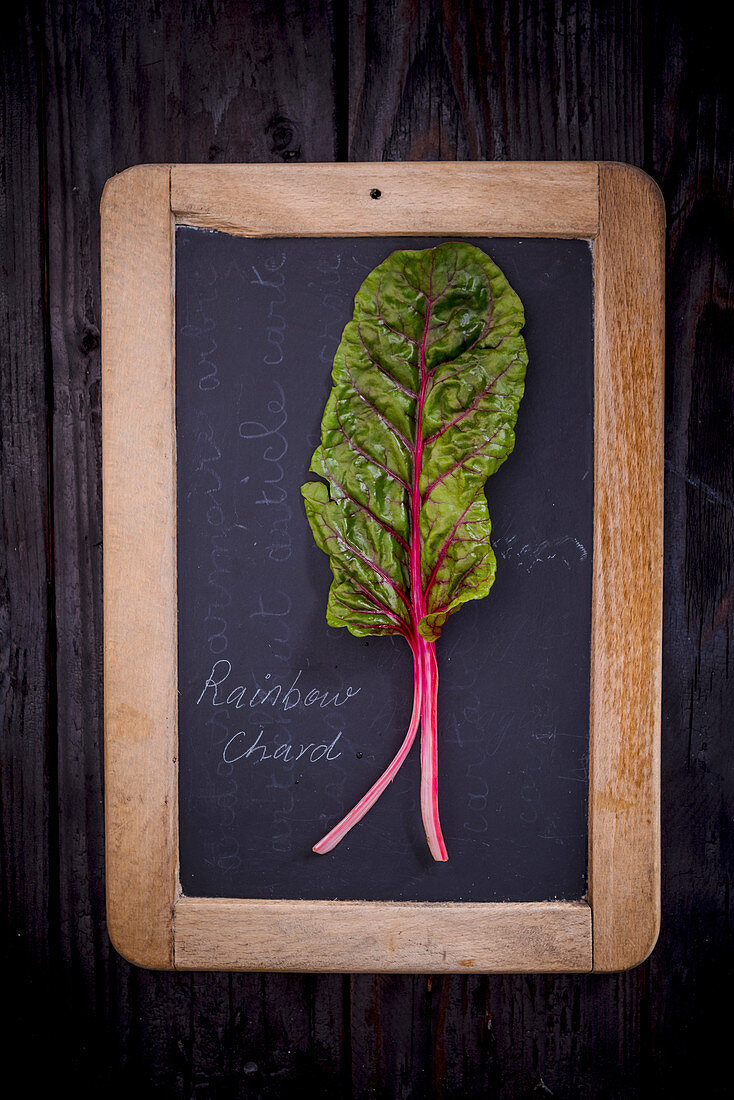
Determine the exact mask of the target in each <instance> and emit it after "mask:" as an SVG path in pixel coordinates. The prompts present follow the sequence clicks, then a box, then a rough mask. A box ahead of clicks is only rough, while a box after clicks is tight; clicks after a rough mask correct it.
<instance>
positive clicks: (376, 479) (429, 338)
mask: <svg viewBox="0 0 734 1100" xmlns="http://www.w3.org/2000/svg"><path fill="white" fill-rule="evenodd" d="M523 323H524V314H523V308H522V304H521V302H520V299H519V298H518V297H517V295H516V294H515V292H514V291H513V290H512V289H511V287H510V286H509V284H508V282H507V280H506V279H505V277H504V275H503V274H502V272H501V271H500V270H499V268H498V267H496V265H495V264H494V263H493V262H492V260H490V259H489V257H488V256H486V255H485V254H484V253H483V252H481V251H480V250H479V249H478V248H475V247H474V246H472V245H469V244H465V243H448V244H441V245H439V246H438V247H436V248H432V249H425V250H421V251H399V252H394V253H393V254H392V255H391V256H389V257H388V258H387V259H386V260H385V261H384V262H383V263H382V264H380V265H379V266H378V267H377V268H375V270H374V271H373V272H372V273H371V274H370V275H369V276H368V277H367V279H365V281H364V283H363V284H362V287H361V288H360V290H359V292H358V294H357V296H356V299H355V306H354V316H353V318H352V320H351V321H350V322H349V323H348V324H347V326H346V328H345V329H344V333H343V336H342V340H341V343H340V345H339V348H338V350H337V353H336V356H335V359H334V368H333V372H332V377H333V387H332V390H331V394H330V397H329V400H328V402H327V405H326V409H325V412H324V416H323V420H322V425H321V444H320V446H319V447H318V448H317V450H316V452H315V453H314V456H313V460H312V462H311V471H312V472H313V473H315V474H318V475H320V476H321V477H322V478H323V479H324V481H323V482H309V483H308V484H306V485H304V486H303V488H302V493H303V497H304V501H305V507H306V513H307V515H308V519H309V522H310V524H311V529H312V531H313V534H314V538H315V540H316V542H317V544H318V545H319V547H320V548H321V549H322V550H324V552H325V553H327V554H328V555H329V558H330V563H331V569H332V572H333V576H334V579H333V583H332V585H331V589H330V592H329V599H328V605H327V613H326V614H327V619H328V622H329V623H330V624H331V625H332V626H345V627H347V629H348V630H350V631H351V633H352V634H355V635H357V636H363V635H371V634H396V633H399V634H403V635H404V636H405V637H406V639H407V640H408V642H409V643H410V645H411V648H412V649H413V653H414V658H415V661H416V694H418V693H419V692H420V695H421V699H422V705H423V708H424V709H423V716H422V722H423V738H424V740H425V739H426V736H427V734H428V735H429V739H430V734H431V730H430V729H429V730H428V731H427V729H426V727H427V726H430V725H431V721H430V715H428V714H427V711H426V709H425V708H426V707H428V708H429V710H430V708H431V707H432V709H433V713H434V717H433V726H434V729H433V731H432V733H433V736H434V738H435V697H430V698H429V696H430V695H431V692H432V693H433V696H435V690H437V682H438V677H437V674H435V675H434V674H433V673H432V672H431V668H433V667H434V666H435V654H434V653H433V652H432V645H433V643H434V642H435V641H436V639H437V638H438V637H439V635H440V633H441V629H442V627H443V625H444V623H445V622H446V619H447V618H448V616H449V615H451V614H452V613H453V612H454V611H456V610H457V609H458V608H459V607H460V606H461V605H462V604H463V603H465V602H466V601H467V600H474V599H481V598H482V597H483V596H486V595H487V593H488V592H489V589H490V587H491V585H492V583H493V581H494V575H495V568H496V563H495V557H494V553H493V552H492V548H491V546H490V542H489V536H490V529H491V527H490V519H489V512H488V509H487V501H486V498H485V495H484V484H485V481H486V479H487V477H489V475H490V474H492V473H494V471H495V470H496V469H497V468H498V466H499V465H500V464H501V463H502V462H503V461H504V460H505V458H506V457H507V455H508V454H509V453H510V451H511V450H512V448H513V446H514V439H515V436H514V426H515V421H516V418H517V412H518V405H519V403H520V399H521V397H522V394H523V387H524V378H525V367H526V362H527V354H526V350H525V342H524V340H523V338H522V336H521V335H520V332H521V329H522V326H523ZM426 644H428V645H429V646H430V647H431V652H430V653H429V652H427V650H426ZM434 680H435V689H434V686H433V681H434ZM429 688H430V691H429ZM414 732H415V731H414ZM429 748H431V751H432V752H433V756H434V757H435V745H433V746H429ZM431 781H432V780H431ZM370 804H371V803H370ZM424 809H425V808H424ZM365 812H366V811H365ZM360 816H361V815H360ZM424 817H425V812H424ZM352 824H354V822H352ZM435 824H437V810H436V822H435ZM349 827H351V825H350V826H349ZM330 835H331V834H330ZM438 836H439V837H440V829H439V830H438ZM338 839H340V838H338ZM430 839H431V838H430V836H429V842H430ZM335 843H336V841H335ZM437 843H438V842H437ZM441 843H442V842H441ZM331 846H333V845H331ZM318 848H319V846H317V849H318ZM438 849H440V844H438ZM438 849H437V850H438ZM323 850H328V849H323ZM432 850H433V848H432ZM434 855H435V852H434ZM436 858H445V856H444V857H441V856H436Z"/></svg>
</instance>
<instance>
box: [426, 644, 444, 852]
mask: <svg viewBox="0 0 734 1100" xmlns="http://www.w3.org/2000/svg"><path fill="white" fill-rule="evenodd" d="M421 641H422V649H423V684H424V688H423V711H422V717H421V814H422V817H423V826H424V828H425V830H426V837H427V838H428V847H429V848H430V850H431V855H432V856H433V858H434V859H435V860H436V861H437V862H439V863H445V862H446V860H447V859H448V858H449V856H448V852H447V851H446V844H445V843H444V839H443V834H442V832H441V822H440V821H439V817H438V730H437V720H436V705H437V702H438V665H437V663H436V646H435V644H434V643H433V642H425V641H423V640H422V639H421Z"/></svg>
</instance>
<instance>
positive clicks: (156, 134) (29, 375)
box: [0, 0, 734, 1100]
mask: <svg viewBox="0 0 734 1100" xmlns="http://www.w3.org/2000/svg"><path fill="white" fill-rule="evenodd" d="M20 7H21V5H19V4H14V3H13V0H10V3H8V4H6V5H5V6H4V8H3V12H2V17H1V18H2V19H3V20H4V22H3V27H2V33H1V34H0V42H1V43H2V47H3V49H4V51H5V53H4V56H3V60H4V62H5V63H4V65H3V76H4V77H5V78H6V87H7V98H6V100H5V113H4V114H3V119H2V127H1V128H0V129H2V138H1V139H0V140H2V142H3V144H4V157H5V160H4V177H3V178H4V188H5V190H4V194H3V198H4V199H7V201H8V204H9V205H8V210H9V211H11V215H10V216H12V218H13V226H14V228H13V230H12V234H11V237H10V240H14V241H16V242H17V241H20V242H21V243H20V245H18V244H15V245H13V247H12V251H10V250H9V248H8V246H7V241H8V237H7V236H6V248H5V251H4V255H3V259H2V267H0V280H2V285H3V286H5V287H8V288H9V289H8V295H9V296H8V298H3V299H2V302H3V305H5V303H7V304H8V313H7V319H6V320H5V321H4V323H5V324H6V325H7V328H6V329H5V330H4V331H5V332H7V339H4V340H3V344H2V350H3V354H4V356H5V357H6V358H5V359H4V362H3V369H6V367H7V368H8V369H9V370H10V372H11V373H10V374H9V375H8V376H7V377H9V378H10V380H11V382H12V393H13V395H14V400H15V405H13V404H9V403H8V402H7V401H5V402H4V403H3V407H2V414H3V416H4V417H5V418H7V417H10V418H11V420H12V423H13V424H14V427H13V428H12V431H13V432H15V433H16V434H15V435H12V434H11V429H9V428H8V427H7V419H4V426H3V444H6V442H7V443H9V442H10V441H11V440H13V439H15V440H22V441H23V446H22V447H21V448H20V449H19V450H17V451H13V450H12V449H11V451H10V454H11V456H12V466H11V469H12V470H13V471H14V474H15V478H16V481H15V486H14V483H13V481H12V479H11V480H9V479H8V477H9V475H8V472H7V470H8V468H7V467H5V468H4V470H3V482H2V487H3V493H2V507H3V508H4V509H5V512H4V515H3V532H4V535H3V537H4V540H5V541H4V544H3V545H4V548H5V551H6V556H7V568H8V577H9V578H10V579H11V581H12V584H11V589H12V596H9V597H8V598H7V599H6V596H5V594H3V597H2V601H3V614H4V616H5V619H4V623H8V622H9V623H10V626H9V628H8V629H9V631H10V633H9V634H4V635H3V643H4V645H5V644H7V641H8V640H9V643H10V644H9V645H8V646H7V648H6V649H5V650H4V652H5V653H6V654H8V655H10V656H12V654H16V655H17V657H18V660H19V662H23V661H24V662H25V664H20V663H19V664H18V665H17V668H18V670H19V673H20V672H22V670H23V669H27V670H28V671H27V674H16V673H15V672H14V666H13V664H12V660H11V662H10V664H9V665H8V670H7V675H6V677H5V679H3V681H2V699H1V702H2V705H3V707H4V716H5V721H6V723H7V725H6V726H5V727H4V736H6V731H7V733H8V734H9V736H10V740H8V739H7V736H6V740H4V742H3V772H2V776H3V779H2V781H3V783H4V784H6V786H4V787H3V792H2V793H3V801H2V812H3V814H4V815H5V816H4V821H5V828H4V831H3V833H2V837H1V838H0V873H1V874H2V886H1V888H0V894H1V895H2V898H3V901H2V905H1V906H0V931H1V935H2V941H3V945H4V949H5V955H6V956H7V957H8V958H9V959H10V960H11V961H12V960H15V961H14V966H13V969H11V970H6V971H5V974H6V977H7V978H8V979H9V981H10V988H12V989H13V990H14V995H13V1012H12V1014H11V1015H12V1016H13V1018H14V1020H15V1023H16V1025H17V1030H16V1034H17V1035H18V1037H19V1043H18V1045H17V1046H16V1045H15V1043H14V1037H13V1032H12V1031H9V1030H8V1025H7V1024H6V1025H5V1029H4V1031H3V1038H4V1039H5V1041H6V1046H7V1049H8V1050H9V1051H12V1052H13V1053H14V1054H15V1053H17V1052H18V1051H20V1050H21V1049H28V1048H31V1049H32V1050H33V1052H34V1057H33V1058H32V1059H28V1060H27V1061H25V1062H23V1063H22V1070H21V1072H22V1081H23V1084H24V1086H31V1087H32V1086H33V1085H36V1086H39V1087H46V1088H48V1087H57V1085H58V1072H59V1066H63V1068H64V1074H65V1078H66V1079H67V1080H69V1081H73V1082H75V1083H77V1082H79V1086H78V1087H79V1088H81V1089H83V1091H89V1090H90V1089H92V1088H96V1089H97V1091H99V1092H102V1091H104V1092H105V1093H106V1094H108V1095H111V1096H116V1095H122V1094H123V1093H124V1094H126V1095H127V1094H129V1093H130V1092H136V1093H137V1094H139V1095H150V1094H155V1095H161V1096H182V1095H192V1094H193V1093H194V1092H195V1091H196V1092H198V1093H201V1094H204V1095H206V1093H207V1092H208V1093H209V1094H211V1095H212V1096H218V1095H219V1096H231V1097H233V1098H234V1097H240V1096H245V1095H249V1094H253V1093H254V1094H257V1095H259V1096H261V1097H263V1098H264V1100H270V1098H273V1100H274V1098H276V1097H277V1098H278V1100H282V1098H283V1097H288V1096H295V1095H297V1094H298V1095H300V1094H302V1093H303V1092H304V1090H305V1091H309V1089H310V1091H311V1092H317V1091H318V1090H319V1089H320V1090H321V1091H323V1092H325V1093H327V1094H328V1095H333V1096H335V1097H336V1096H344V1097H349V1096H353V1097H363V1096H390V1097H394V1098H400V1100H408V1098H410V1100H418V1098H422V1097H429V1096H430V1097H454V1096H459V1095H462V1094H466V1093H482V1092H483V1093H486V1094H487V1095H491V1096H493V1097H497V1100H518V1098H520V1097H530V1096H544V1095H547V1094H549V1093H553V1095H554V1096H556V1097H577V1096H578V1097H583V1096H593V1097H595V1098H599V1100H618V1098H620V1097H624V1098H625V1100H642V1098H647V1097H650V1096H651V1095H656V1094H665V1095H670V1096H675V1095H691V1094H695V1093H697V1092H701V1091H704V1092H706V1091H708V1092H711V1093H713V1092H714V1090H715V1086H716V1083H717V1081H718V1080H720V1079H721V1077H722V1075H725V1073H726V1070H727V1049H728V1048H727V1035H726V1034H725V1025H726V1022H727V1021H726V1016H725V1014H722V1013H721V1012H719V1011H717V1004H718V1000H719V995H720V991H721V989H722V987H724V988H725V987H726V985H727V983H728V982H730V981H731V978H732V976H734V967H733V963H734V958H733V957H732V952H731V942H732V940H731V930H730V924H731V915H730V904H729V895H730V884H731V881H732V877H733V876H734V864H733V862H732V844H731V827H730V824H729V823H730V822H731V820H732V819H733V818H734V754H732V753H731V737H730V726H731V714H732V713H734V676H732V675H731V658H730V638H731V632H732V627H733V625H734V599H732V593H731V583H732V578H731V563H732V561H734V524H733V523H732V516H733V515H734V511H733V510H732V503H731V502H732V499H733V498H734V475H733V473H732V462H731V456H732V455H734V423H733V422H732V418H731V409H732V407H733V405H734V394H732V389H731V386H732V372H731V361H732V355H731V346H732V285H733V283H732V278H731V274H732V268H731V255H732V250H731V243H730V242H731V235H732V228H733V226H732V210H731V191H732V180H733V179H734V165H733V164H732V151H731V147H730V143H728V142H727V141H726V140H725V136H726V135H727V134H729V133H731V132H732V128H733V126H734V118H733V117H732V102H731V93H730V64H729V61H728V58H727V51H728V49H729V37H728V36H727V35H726V33H723V31H724V28H723V25H722V24H721V23H720V20H721V15H720V14H719V10H720V5H717V6H716V7H714V5H713V4H712V3H709V4H707V3H706V2H705V0H704V2H703V3H699V4H697V5H695V6H691V5H687V6H686V5H682V4H671V3H663V2H662V0H651V2H650V3H645V4H642V3H639V2H637V0H609V2H606V3H604V4H595V3H592V2H591V0H580V2H579V3H574V4H566V3H560V4H559V3H558V2H557V0H532V2H531V0H518V2H515V0H512V2H510V0H466V2H465V3H461V4H455V3H449V2H448V0H446V2H445V3H444V2H439V0H425V2H423V0H421V3H418V2H417V0H390V2H389V3H388V2H383V0H352V2H351V3H350V5H349V6H348V8H347V5H332V4H331V3H330V0H309V2H308V3H304V4H299V5H294V4H292V3H289V4H288V5H286V4H284V3H280V2H279V0H274V2H272V3H269V4H267V5H265V4H260V3H257V4H255V3H253V4H247V5H245V4H241V5H240V4H224V3H222V2H221V0H212V3H207V4H203V3H197V4H193V5H192V4H188V3H186V4H184V3H183V2H182V0H171V2H170V3H166V4H160V3H150V2H148V0H127V2H126V3H125V4H124V5H121V4H112V3H110V2H109V0H76V2H75V3H74V4H71V3H68V2H66V0H60V2H58V3H54V4H48V3H44V0H31V2H30V3H29V4H24V5H22V15H19V9H20ZM18 27H20V30H18ZM6 59H7V60H6ZM39 105H40V107H39ZM37 111H38V116H39V117H38V120H37V122H36V112H37ZM275 120H279V121H275ZM44 150H45V156H44ZM347 156H349V157H351V158H352V159H354V160H365V161H379V160H382V159H410V158H411V157H417V158H418V159H423V160H435V159H437V158H439V159H441V158H442V159H454V158H458V159H469V160H471V159H474V158H477V157H478V158H483V159H488V160H493V159H500V160H504V159H519V160H532V159H541V160H542V159H544V158H552V159H557V160H575V159H578V158H582V159H585V160H595V159H599V160H622V161H629V162H631V163H634V164H637V165H639V166H641V167H643V168H645V169H646V171H648V172H650V173H651V174H652V175H653V176H654V178H655V179H656V180H657V181H658V182H659V183H660V184H661V186H662V189H663V192H664V195H665V199H666V205H667V208H668V213H669V232H668V250H667V260H668V279H667V286H668V290H667V303H668V320H667V326H668V327H667V341H666V345H667V351H666V358H667V368H668V369H667V391H666V541H665V585H666V588H665V592H666V595H665V604H664V616H665V617H664V650H663V652H664V663H663V700H664V708H663V740H664V746H665V751H664V753H663V758H662V768H663V785H662V809H663V822H664V830H663V855H664V858H663V922H662V929H661V935H660V940H659V942H658V945H657V947H656V948H655V950H654V951H653V953H652V956H651V957H650V958H649V959H648V960H647V961H646V962H645V963H643V964H642V965H641V966H639V967H637V968H635V969H633V970H631V971H627V972H624V973H621V974H613V973H609V974H592V975H581V974H577V975H563V974H557V975H552V976H551V975H545V976H536V975H532V974H524V975H490V976H483V975H471V974H460V975H446V976H443V977H441V978H438V977H432V976H430V975H395V974H393V975H370V974H359V975H352V976H347V975H345V976H341V975H316V974H310V975H298V974H287V975H282V974H275V973H271V974H244V973H237V974H227V973H208V974H171V973H158V972H154V971H142V970H139V969H137V968H136V967H133V966H129V965H128V964H127V963H125V962H124V960H122V959H121V958H120V957H119V956H118V955H117V954H116V953H115V952H114V951H113V950H112V949H111V948H110V946H109V941H108V939H107V936H106V933H105V927H104V880H103V840H102V813H101V809H100V807H101V792H102V786H101V770H102V769H101V760H102V741H101V730H102V704H101V616H102V599H101V570H100V554H101V549H100V547H99V545H98V544H99V542H100V539H101V533H100V506H99V501H100V493H101V476H100V470H101V466H100V449H99V434H100V429H99V416H100V404H99V351H98V348H97V347H96V340H97V337H98V327H99V323H100V313H99V272H98V260H99V240H98V216H97V215H98V202H99V196H100V192H101V189H102V185H103V183H104V181H105V180H106V179H107V178H108V177H109V176H110V175H111V174H112V173H113V172H115V171H120V170H121V169H123V168H125V167H127V166H128V165H130V164H134V163H140V162H146V161H147V162H161V161H162V162H170V161H173V162H178V161H182V160H185V161H191V162H206V161H208V160H215V161H221V160H229V161H235V160H243V161H246V160H255V161H267V160H276V161H282V160H286V159H290V160H292V161H293V162H297V161H299V160H306V161H320V160H331V159H335V158H345V157H347ZM36 171H38V176H39V179H38V186H36V185H35V184H34V182H33V181H34V177H35V174H36ZM44 189H45V190H46V191H47V194H48V197H49V214H50V217H49V218H48V220H45V219H44V217H43V215H42V210H43V205H44V204H43V201H42V191H43V190H44ZM39 208H40V211H41V213H39ZM44 257H45V259H44ZM8 258H11V260H12V266H11V264H10V263H8ZM3 268H4V269H6V270H7V274H6V270H3ZM44 271H46V272H47V278H48V283H49V286H48V294H47V295H44V293H43V292H42V286H43V283H44ZM51 306H53V312H52V311H51ZM42 327H45V328H46V330H47V332H48V333H49V349H48V352H47V353H46V355H45V357H44V351H43V349H42V341H41V337H40V332H41V328H42ZM43 383H45V386H46V395H47V396H46V397H45V398H44V397H43V396H42V392H41V387H42V384H43ZM44 417H45V420H44ZM46 426H48V427H49V429H50V430H49V433H48V434H47V432H46ZM35 432H38V434H37V436H36V437H35V439H36V441H35V442H33V441H32V433H35ZM46 445H48V449H49V462H48V466H46V464H44V462H43V461H42V459H43V454H44V451H45V448H46ZM7 453H8V452H6V454H7ZM18 456H20V458H21V461H22V463H23V466H22V481H20V480H17V479H18V478H19V477H20V476H21V471H20V470H18V468H17V466H15V462H16V458H17V457H18ZM34 456H35V457H34ZM49 471H50V473H51V475H52V476H51V477H50V478H49ZM21 487H22V488H21ZM21 491H22V496H21ZM46 513H47V516H46V519H45V520H43V515H45V514H46ZM14 516H15V517H16V518H14ZM24 516H25V520H24V519H23V517H24ZM17 517H20V525H19V524H18V518H17ZM44 523H45V525H46V530H45V531H44ZM20 528H23V529H24V530H25V532H26V537H25V539H24V541H23V543H22V544H21V543H19V544H18V545H22V546H23V547H24V549H25V550H26V551H27V554H28V556H27V557H26V558H25V559H23V558H22V557H20V556H17V557H15V558H14V559H13V560H11V555H14V554H15V550H14V547H15V545H16V544H15V543H14V542H13V540H12V532H13V531H14V530H19V529H20ZM54 531H55V536H54V539H50V540H49V542H48V546H49V549H48V558H47V559H46V564H45V565H42V564H40V563H42V562H43V559H44V554H45V553H46V551H45V549H42V546H41V544H42V542H44V540H45V539H46V537H47V535H48V533H49V532H54ZM34 559H35V560H36V561H37V562H38V563H39V566H38V570H37V572H36V567H35V566H34V565H33V564H32V562H33V560H34ZM39 600H40V601H41V602H40V603H39V602H38V601H39ZM44 607H47V608H48V612H47V611H45V610H44ZM52 616H53V619H52ZM54 622H55V623H56V625H57V629H56V630H55V631H54V629H53V625H54ZM3 629H5V626H4V627H3ZM57 657H60V659H61V660H60V665H59V663H57ZM33 672H35V675H34V674H32V673H33ZM46 692H48V698H49V699H50V700H52V701H53V700H54V698H55V697H56V696H58V707H57V708H56V707H55V705H54V707H52V708H51V710H48V711H47V710H46V706H45V703H44V701H43V697H44V696H45V695H46ZM11 787H12V792H11V789H10V788H11ZM21 791H22V801H21V802H19V798H20V794H19V792H21ZM8 822H10V824H8ZM19 830H20V831H19ZM60 897H61V902H62V904H61V907H60V906H59V898H60ZM47 899H48V901H47ZM47 906H50V908H47ZM18 933H21V934H20V935H19V934H18ZM14 975H16V979H15V980H14ZM39 1051H41V1052H42V1057H38V1056H36V1055H37V1054H38V1052H39ZM20 1064H21V1063H19V1065H20Z"/></svg>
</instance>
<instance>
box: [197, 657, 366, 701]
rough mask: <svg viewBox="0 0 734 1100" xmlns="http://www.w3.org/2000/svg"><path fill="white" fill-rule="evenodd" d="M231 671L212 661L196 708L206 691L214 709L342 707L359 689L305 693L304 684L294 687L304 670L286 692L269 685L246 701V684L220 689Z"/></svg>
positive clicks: (314, 689)
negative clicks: (225, 707) (266, 706)
mask: <svg viewBox="0 0 734 1100" xmlns="http://www.w3.org/2000/svg"><path fill="white" fill-rule="evenodd" d="M231 672H232V665H231V662H230V661H227V660H225V659H222V660H219V661H215V662H214V664H213V665H212V669H211V672H210V673H209V675H208V676H207V678H206V680H205V682H204V686H203V687H202V689H201V694H200V695H199V698H198V699H197V700H196V703H197V706H198V704H199V703H200V702H201V701H202V699H204V697H205V696H206V695H207V692H210V695H209V697H208V699H207V702H209V703H211V705H212V706H213V707H223V706H234V709H235V710H240V708H241V707H245V706H248V707H258V706H265V704H266V703H269V704H270V706H271V707H279V708H280V709H281V710H283V711H287V710H292V709H293V707H298V706H304V707H313V706H317V705H318V706H319V707H321V708H323V707H343V706H344V704H345V703H348V702H349V700H350V699H353V698H354V697H355V695H358V694H359V692H360V691H361V690H362V689H361V688H354V687H352V685H351V684H348V685H347V686H346V687H345V688H344V690H343V692H341V691H332V692H329V691H328V690H326V691H324V690H323V689H322V688H319V687H312V688H310V689H309V690H308V691H306V688H305V687H304V685H301V687H298V686H297V685H298V684H299V682H300V679H301V676H302V675H303V669H299V670H298V672H297V673H296V675H295V677H294V679H293V682H292V684H291V685H290V687H288V688H286V689H285V690H284V689H283V685H282V684H268V685H267V686H266V687H257V688H256V689H255V691H254V692H253V691H251V692H250V695H249V698H246V696H247V691H248V689H247V687H246V685H245V684H236V685H234V686H233V685H232V684H228V685H227V687H226V688H223V687H222V685H223V684H224V682H225V680H228V679H229V677H230V674H231ZM270 678H271V673H269V672H266V673H265V677H264V679H265V680H270ZM220 688H221V689H222V690H221V691H220Z"/></svg>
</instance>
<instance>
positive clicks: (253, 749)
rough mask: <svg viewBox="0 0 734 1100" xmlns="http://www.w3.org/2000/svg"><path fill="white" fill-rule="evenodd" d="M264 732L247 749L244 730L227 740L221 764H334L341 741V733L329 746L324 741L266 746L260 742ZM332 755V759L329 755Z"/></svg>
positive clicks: (245, 731) (284, 742) (287, 742)
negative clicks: (277, 762)
mask: <svg viewBox="0 0 734 1100" xmlns="http://www.w3.org/2000/svg"><path fill="white" fill-rule="evenodd" d="M264 733H265V731H264V730H262V729H261V730H258V733H257V735H256V736H255V739H254V740H253V742H252V744H251V745H247V738H248V737H250V736H252V735H251V734H250V733H249V732H248V730H238V731H237V733H235V735H234V736H233V737H230V739H229V741H228V742H227V744H226V745H225V746H224V749H223V750H222V760H224V762H225V763H226V764H236V763H237V761H238V760H250V761H251V763H253V764H262V763H263V761H264V760H282V761H283V763H284V764H293V763H297V762H299V761H300V762H301V763H308V764H317V763H318V761H319V760H338V759H339V757H340V756H341V749H339V751H338V752H337V751H336V746H337V742H338V741H339V740H340V739H341V730H340V731H339V733H337V735H336V737H335V738H334V740H333V741H331V743H330V744H328V745H327V743H326V741H324V742H323V743H321V744H314V742H313V741H309V743H308V744H307V745H305V744H303V743H301V744H300V745H296V744H295V743H292V742H290V741H281V742H280V744H278V743H268V742H267V741H264V740H263V734H264ZM332 754H333V755H332Z"/></svg>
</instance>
